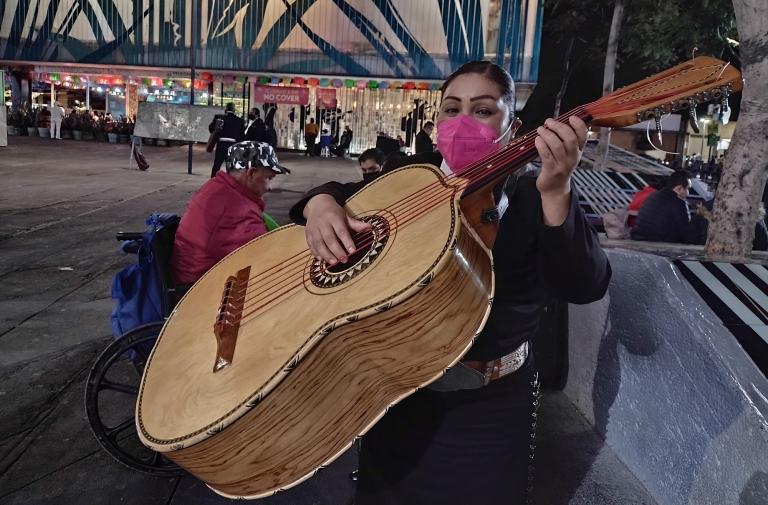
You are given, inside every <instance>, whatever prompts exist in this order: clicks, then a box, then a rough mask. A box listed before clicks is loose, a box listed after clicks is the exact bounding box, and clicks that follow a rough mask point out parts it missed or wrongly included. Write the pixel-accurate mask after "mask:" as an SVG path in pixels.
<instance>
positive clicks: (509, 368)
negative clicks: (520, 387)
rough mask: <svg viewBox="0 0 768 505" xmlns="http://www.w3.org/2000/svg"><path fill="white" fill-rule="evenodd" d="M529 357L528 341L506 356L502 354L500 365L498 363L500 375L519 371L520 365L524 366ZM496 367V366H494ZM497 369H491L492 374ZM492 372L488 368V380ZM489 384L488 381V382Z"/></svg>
mask: <svg viewBox="0 0 768 505" xmlns="http://www.w3.org/2000/svg"><path fill="white" fill-rule="evenodd" d="M527 358H528V342H527V341H526V342H523V343H522V344H521V345H520V347H518V348H517V349H515V350H514V351H512V352H511V353H509V354H507V355H506V356H502V357H501V358H499V362H500V363H499V365H498V372H499V374H498V377H499V378H501V377H505V376H507V375H509V374H511V373H514V372H517V371H518V370H520V367H522V366H523V364H524V363H525V360H526V359H527ZM494 368H495V366H494ZM495 371H496V370H493V369H492V370H491V372H490V374H492V373H493V372H495ZM490 374H489V372H488V371H487V370H486V372H485V375H486V380H487V381H488V382H490ZM486 384H487V382H486Z"/></svg>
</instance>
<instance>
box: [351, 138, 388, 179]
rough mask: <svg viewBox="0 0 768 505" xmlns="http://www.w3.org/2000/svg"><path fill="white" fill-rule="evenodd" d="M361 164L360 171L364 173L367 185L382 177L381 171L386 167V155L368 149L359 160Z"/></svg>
mask: <svg viewBox="0 0 768 505" xmlns="http://www.w3.org/2000/svg"><path fill="white" fill-rule="evenodd" d="M357 162H358V163H359V164H360V170H362V171H363V180H364V181H365V182H366V184H367V183H369V182H371V181H372V180H374V179H375V178H377V177H378V176H380V175H381V169H382V168H383V167H384V153H383V152H381V151H379V150H378V149H376V148H375V147H372V148H370V149H366V150H365V151H363V152H362V154H360V156H359V157H358V158H357Z"/></svg>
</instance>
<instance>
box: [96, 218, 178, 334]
mask: <svg viewBox="0 0 768 505" xmlns="http://www.w3.org/2000/svg"><path fill="white" fill-rule="evenodd" d="M180 220H181V219H180V218H179V216H177V215H175V214H157V213H154V214H151V215H150V216H149V217H148V218H147V229H146V231H145V232H144V234H143V235H142V238H141V239H140V240H131V241H126V242H124V243H123V244H122V246H121V249H122V250H123V252H128V253H134V254H136V255H137V257H138V262H137V263H135V264H133V265H129V266H127V267H125V268H123V269H122V270H120V271H119V272H117V274H115V278H114V280H113V281H112V298H113V299H114V300H115V306H114V308H113V309H112V315H111V325H112V333H113V335H114V336H115V338H116V339H117V338H119V337H120V336H122V335H124V334H125V333H126V332H128V331H131V330H132V329H134V328H137V327H138V326H141V325H144V324H148V323H153V322H157V321H162V320H163V319H164V318H165V310H164V300H163V297H164V296H165V294H164V287H163V282H164V280H163V279H161V277H160V273H159V272H160V270H159V268H158V265H157V264H156V258H155V254H154V252H153V248H152V244H153V241H154V240H155V234H156V233H157V232H158V231H160V230H161V229H163V228H165V227H174V229H173V231H175V227H178V225H179V221H180ZM165 267H167V265H164V266H163V268H165Z"/></svg>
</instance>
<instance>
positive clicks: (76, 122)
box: [69, 110, 83, 140]
mask: <svg viewBox="0 0 768 505" xmlns="http://www.w3.org/2000/svg"><path fill="white" fill-rule="evenodd" d="M69 121H70V127H71V128H72V138H73V139H75V140H83V123H82V122H81V121H80V113H79V112H77V111H74V110H73V111H72V113H71V114H70V115H69Z"/></svg>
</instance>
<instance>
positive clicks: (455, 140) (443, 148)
mask: <svg viewBox="0 0 768 505" xmlns="http://www.w3.org/2000/svg"><path fill="white" fill-rule="evenodd" d="M511 127H512V122H510V125H509V127H508V128H507V131H509V128H511ZM507 131H505V132H504V133H503V134H502V135H501V137H498V138H497V137H496V130H494V129H493V128H491V127H490V126H488V125H487V124H484V123H481V122H480V121H478V120H476V119H473V118H471V117H469V116H467V115H464V114H462V115H459V116H456V117H454V118H451V119H446V120H444V121H440V122H439V123H438V124H437V148H438V150H439V151H440V154H442V155H443V158H444V159H445V162H446V163H448V166H449V167H450V168H451V171H452V172H453V173H454V174H461V173H462V172H463V171H464V170H466V168H467V167H468V166H469V165H471V164H472V162H475V161H477V160H479V159H481V158H483V157H485V156H487V155H489V154H491V153H493V152H495V151H498V150H499V148H500V147H501V146H500V145H499V141H500V140H501V139H502V138H503V137H504V135H506V134H507Z"/></svg>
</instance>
